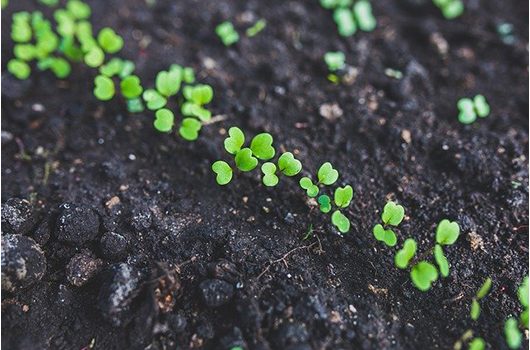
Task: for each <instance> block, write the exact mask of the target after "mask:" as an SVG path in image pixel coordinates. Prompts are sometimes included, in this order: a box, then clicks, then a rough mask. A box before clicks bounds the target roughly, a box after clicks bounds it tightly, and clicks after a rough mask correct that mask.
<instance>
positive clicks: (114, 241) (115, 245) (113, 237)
mask: <svg viewBox="0 0 530 350" xmlns="http://www.w3.org/2000/svg"><path fill="white" fill-rule="evenodd" d="M99 247H100V248H101V253H102V254H103V257H104V258H105V259H109V260H119V259H122V258H123V257H124V256H125V254H126V252H127V239H126V238H125V237H123V236H122V235H120V234H119V233H115V232H107V233H105V234H103V237H101V240H100V241H99Z"/></svg>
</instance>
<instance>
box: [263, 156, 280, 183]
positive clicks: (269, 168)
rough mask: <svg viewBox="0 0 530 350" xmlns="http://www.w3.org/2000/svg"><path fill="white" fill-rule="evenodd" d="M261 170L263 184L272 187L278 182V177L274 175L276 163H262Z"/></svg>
mask: <svg viewBox="0 0 530 350" xmlns="http://www.w3.org/2000/svg"><path fill="white" fill-rule="evenodd" d="M261 171H262V172H263V180H262V181H263V184H264V185H265V186H268V187H274V186H276V185H277V184H278V182H279V181H280V179H279V178H278V176H276V165H275V164H274V163H271V162H267V163H264V164H263V165H262V166H261Z"/></svg>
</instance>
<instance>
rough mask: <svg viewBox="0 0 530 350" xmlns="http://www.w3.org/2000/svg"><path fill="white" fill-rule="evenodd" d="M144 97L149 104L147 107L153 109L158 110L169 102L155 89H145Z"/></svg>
mask: <svg viewBox="0 0 530 350" xmlns="http://www.w3.org/2000/svg"><path fill="white" fill-rule="evenodd" d="M142 97H143V99H144V101H145V103H146V104H147V108H148V109H150V110H152V111H156V110H157V109H160V108H162V107H164V106H165V105H166V103H167V100H166V98H165V97H164V96H162V95H160V94H159V93H158V91H156V90H155V89H147V90H145V91H144V93H143V95H142Z"/></svg>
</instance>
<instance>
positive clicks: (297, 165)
mask: <svg viewBox="0 0 530 350" xmlns="http://www.w3.org/2000/svg"><path fill="white" fill-rule="evenodd" d="M278 169H279V170H280V172H282V174H284V175H285V176H295V175H297V174H298V173H300V171H302V163H301V162H300V161H299V160H298V159H295V158H294V155H293V154H292V153H291V152H285V153H283V154H282V155H281V156H280V158H278Z"/></svg>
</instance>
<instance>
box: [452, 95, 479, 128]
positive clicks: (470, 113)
mask: <svg viewBox="0 0 530 350" xmlns="http://www.w3.org/2000/svg"><path fill="white" fill-rule="evenodd" d="M456 106H457V108H458V111H459V114H458V121H459V122H460V123H462V124H471V123H473V122H474V121H475V120H476V119H477V114H476V113H475V109H474V103H473V101H472V100H471V99H469V98H461V99H460V100H458V102H457V104H456Z"/></svg>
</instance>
